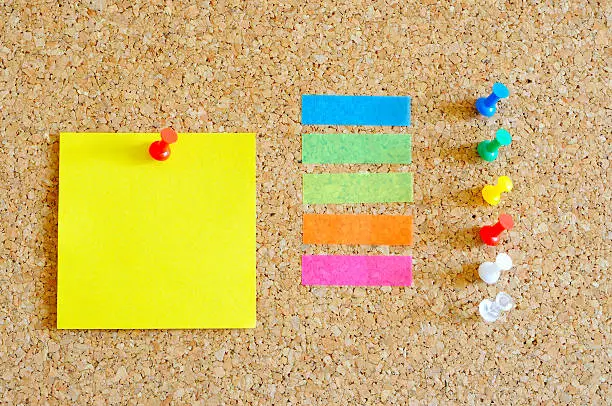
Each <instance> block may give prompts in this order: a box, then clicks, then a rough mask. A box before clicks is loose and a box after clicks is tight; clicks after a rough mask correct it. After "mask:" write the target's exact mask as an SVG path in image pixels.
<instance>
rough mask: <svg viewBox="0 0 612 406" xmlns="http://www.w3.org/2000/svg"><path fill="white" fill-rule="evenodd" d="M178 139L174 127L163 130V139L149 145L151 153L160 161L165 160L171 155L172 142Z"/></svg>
mask: <svg viewBox="0 0 612 406" xmlns="http://www.w3.org/2000/svg"><path fill="white" fill-rule="evenodd" d="M177 140H178V134H177V133H176V131H174V130H173V129H172V128H164V129H163V130H161V140H160V141H155V142H154V143H152V144H151V145H150V146H149V155H151V157H152V158H153V159H156V160H158V161H165V160H166V159H168V158H169V157H170V144H174V143H175V142H176V141H177Z"/></svg>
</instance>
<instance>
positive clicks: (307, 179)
mask: <svg viewBox="0 0 612 406" xmlns="http://www.w3.org/2000/svg"><path fill="white" fill-rule="evenodd" d="M302 184H303V185H302V186H303V201H304V203H305V204H334V203H336V204H341V203H385V202H412V173H410V172H395V173H320V174H319V173H305V174H304V175H303V177H302Z"/></svg>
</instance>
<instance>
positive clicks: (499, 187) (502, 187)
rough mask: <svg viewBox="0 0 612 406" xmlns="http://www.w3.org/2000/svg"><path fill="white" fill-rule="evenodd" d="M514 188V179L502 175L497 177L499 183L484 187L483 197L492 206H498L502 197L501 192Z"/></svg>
mask: <svg viewBox="0 0 612 406" xmlns="http://www.w3.org/2000/svg"><path fill="white" fill-rule="evenodd" d="M511 190H512V181H511V180H510V178H509V177H507V176H500V177H499V178H497V184H496V185H495V186H492V185H486V186H485V187H484V188H482V197H484V199H485V202H487V203H489V204H490V205H491V206H497V205H498V204H499V201H500V199H501V194H502V193H504V192H509V191H511Z"/></svg>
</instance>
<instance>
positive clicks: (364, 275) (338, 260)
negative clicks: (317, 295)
mask: <svg viewBox="0 0 612 406" xmlns="http://www.w3.org/2000/svg"><path fill="white" fill-rule="evenodd" d="M302 285H336V286H411V285H412V257H409V256H350V255H304V256H302Z"/></svg>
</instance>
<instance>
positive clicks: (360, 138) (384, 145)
mask: <svg viewBox="0 0 612 406" xmlns="http://www.w3.org/2000/svg"><path fill="white" fill-rule="evenodd" d="M302 162H303V163H305V164H409V163H411V162H412V137H411V136H410V135H409V134H304V135H302Z"/></svg>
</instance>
